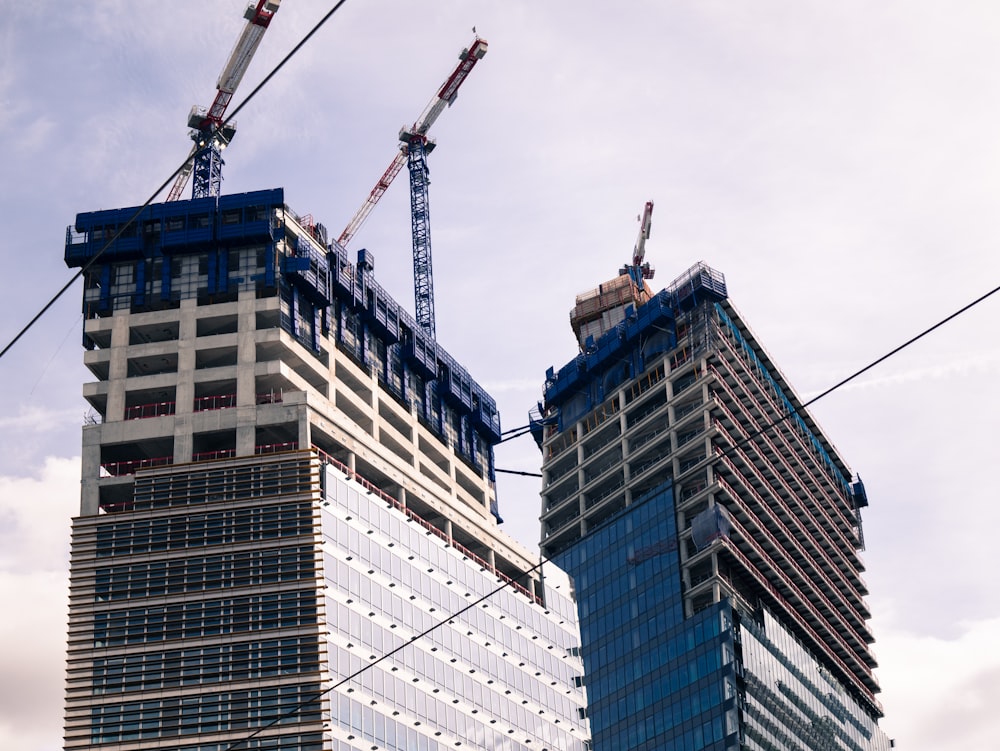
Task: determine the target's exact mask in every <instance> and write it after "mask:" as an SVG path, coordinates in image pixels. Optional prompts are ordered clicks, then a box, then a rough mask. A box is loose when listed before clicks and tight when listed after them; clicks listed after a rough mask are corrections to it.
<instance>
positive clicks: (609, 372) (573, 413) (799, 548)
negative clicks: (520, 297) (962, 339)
mask: <svg viewBox="0 0 1000 751" xmlns="http://www.w3.org/2000/svg"><path fill="white" fill-rule="evenodd" d="M627 269H628V267H626V270H623V272H622V275H620V276H618V277H616V278H615V279H612V280H610V281H609V282H606V283H604V284H602V285H601V286H600V287H598V288H597V289H595V290H592V291H590V292H587V293H584V294H582V295H580V296H579V297H578V298H577V300H576V306H575V307H574V309H573V311H572V312H571V314H570V321H571V324H572V327H573V330H574V333H575V334H576V336H577V338H578V342H579V344H580V350H581V353H580V355H579V356H577V357H576V358H574V360H572V361H570V362H569V363H567V364H566V365H565V366H563V367H562V368H560V369H559V370H558V371H556V370H555V369H550V370H549V372H548V374H547V376H546V384H545V395H544V401H543V402H542V403H541V405H540V409H539V410H538V411H537V413H536V414H535V415H534V417H533V420H534V428H535V431H534V432H535V436H536V439H537V441H538V443H539V447H540V448H541V450H542V455H543V473H544V480H543V489H542V516H541V518H542V524H543V529H542V543H541V544H542V551H543V554H544V555H545V556H547V557H549V558H551V559H552V560H554V561H556V562H557V563H558V564H559V565H560V566H561V567H563V568H564V569H565V570H566V571H567V572H569V573H570V574H571V575H572V576H573V577H574V580H575V583H576V587H577V595H578V599H579V602H580V614H581V632H582V640H583V647H582V649H583V656H584V665H585V669H586V682H587V689H588V697H589V700H590V710H589V714H590V720H591V727H592V730H593V733H594V746H595V749H597V751H605V750H611V749H614V751H620V750H621V749H654V748H655V749H660V748H670V749H719V750H721V749H736V748H748V749H839V748H850V749H854V750H855V751H860V750H861V749H879V750H882V749H887V748H888V747H889V740H888V738H887V737H886V736H885V734H884V733H883V732H882V731H881V730H880V729H879V728H878V726H877V719H878V718H879V717H880V716H881V714H882V712H881V708H880V706H879V703H878V701H877V699H876V696H875V694H876V692H877V691H878V683H877V682H876V680H875V677H874V675H873V672H872V671H873V668H874V667H875V665H876V662H875V657H874V654H873V653H872V650H871V648H870V644H871V643H872V641H873V637H872V634H871V631H870V630H869V627H868V623H867V621H868V619H869V618H870V612H869V610H868V607H867V605H866V603H865V600H864V597H865V595H867V588H866V586H865V583H864V580H863V579H862V577H861V572H862V571H863V568H864V566H863V564H862V561H861V558H860V555H859V549H860V548H862V546H863V539H862V531H861V518H860V509H861V508H862V507H864V506H866V505H867V503H868V501H867V497H866V495H865V492H864V488H863V486H862V484H861V483H860V481H857V480H853V481H852V474H851V471H850V469H849V468H848V467H847V465H846V463H845V462H844V460H843V459H842V458H841V456H840V455H839V453H838V452H837V451H836V450H835V449H834V447H833V445H832V444H831V443H830V441H829V440H828V439H827V437H826V436H825V435H824V433H823V432H822V430H820V428H819V426H818V425H817V424H816V422H815V421H814V420H813V418H812V417H811V416H810V415H809V413H808V412H806V411H805V410H804V409H803V407H802V403H801V401H800V400H799V399H798V397H797V396H796V395H795V392H794V391H793V390H792V388H791V387H790V385H789V384H788V382H787V381H786V379H785V378H784V377H783V375H782V374H781V372H780V371H779V370H778V369H777V367H775V365H774V363H773V362H772V361H771V359H770V357H769V356H768V355H767V353H766V352H765V350H764V349H763V347H762V346H761V345H760V343H759V342H758V340H757V338H756V336H755V335H754V334H753V333H752V332H751V331H750V328H749V327H748V326H747V324H746V323H745V322H744V321H743V319H742V317H741V316H740V315H739V313H738V312H737V311H736V309H735V308H734V307H733V305H732V304H731V302H730V301H729V299H728V293H727V289H726V284H725V279H724V277H723V275H722V274H721V273H719V272H718V271H716V270H714V269H712V268H710V267H708V266H706V265H705V264H697V265H695V266H694V267H692V268H691V269H689V270H688V271H687V272H685V273H684V274H683V275H681V276H680V277H678V278H677V279H676V280H675V281H674V282H673V283H671V284H670V285H669V286H668V287H667V288H666V289H664V290H662V291H660V292H659V293H656V294H651V293H650V291H649V289H648V288H647V286H646V284H645V281H644V280H643V277H642V276H641V275H639V274H632V275H631V276H630V275H628V274H627V273H625V271H627Z"/></svg>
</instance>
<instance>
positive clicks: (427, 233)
mask: <svg viewBox="0 0 1000 751" xmlns="http://www.w3.org/2000/svg"><path fill="white" fill-rule="evenodd" d="M429 146H431V144H428V143H427V139H426V138H424V137H422V136H417V137H415V138H413V139H412V140H411V141H410V142H409V149H408V156H407V168H408V169H409V171H410V221H411V228H412V231H413V299H414V304H415V308H416V314H417V315H416V318H417V324H418V325H419V326H420V328H422V329H423V330H424V331H425V332H427V333H428V334H429V335H430V336H431V338H434V336H435V326H434V274H433V270H432V267H431V222H430V204H429V192H428V187H429V186H430V179H429V172H428V170H427V152H428V151H430V150H431V149H430V148H429Z"/></svg>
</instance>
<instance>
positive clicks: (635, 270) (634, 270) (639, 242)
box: [618, 201, 656, 288]
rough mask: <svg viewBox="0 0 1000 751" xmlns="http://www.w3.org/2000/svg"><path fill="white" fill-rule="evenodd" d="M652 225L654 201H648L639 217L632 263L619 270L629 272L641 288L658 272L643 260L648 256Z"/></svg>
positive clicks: (621, 272)
mask: <svg viewBox="0 0 1000 751" xmlns="http://www.w3.org/2000/svg"><path fill="white" fill-rule="evenodd" d="M652 226H653V202H652V201H646V205H645V207H643V210H642V215H641V216H640V218H639V236H638V237H637V238H636V241H635V248H633V250H632V263H631V264H628V265H626V266H622V267H621V269H619V271H618V273H619V274H628V275H629V277H631V279H632V281H633V282H635V284H636V285H637V286H638V287H640V288H641V287H642V286H643V280H644V279H652V278H653V274H655V273H656V270H655V269H654V268H653V267H652V266H650V265H649V263H648V262H646V263H644V262H643V259H644V258H645V257H646V240H648V239H649V232H650V230H651V229H652Z"/></svg>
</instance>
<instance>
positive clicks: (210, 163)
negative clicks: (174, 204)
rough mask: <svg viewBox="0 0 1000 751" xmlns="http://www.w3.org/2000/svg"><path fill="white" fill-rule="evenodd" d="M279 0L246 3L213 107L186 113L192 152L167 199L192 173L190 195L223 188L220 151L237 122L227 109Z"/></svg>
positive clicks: (174, 197)
mask: <svg viewBox="0 0 1000 751" xmlns="http://www.w3.org/2000/svg"><path fill="white" fill-rule="evenodd" d="M280 4H281V0H255V2H251V3H250V5H248V6H247V9H246V11H245V12H244V14H243V17H244V18H246V19H247V23H246V25H245V26H244V27H243V31H242V32H241V33H240V36H239V39H237V40H236V45H235V46H234V47H233V51H232V52H231V53H230V54H229V59H228V60H227V61H226V64H225V66H224V67H223V68H222V73H221V74H220V75H219V80H218V81H217V82H216V89H217V92H216V94H215V100H214V101H213V102H212V106H211V107H208V108H207V109H206V108H204V107H198V106H197V105H196V106H194V107H192V108H191V113H190V115H188V127H189V128H191V134H190V135H191V140H192V141H194V146H192V147H191V154H190V155H189V156H188V160H187V162H185V164H184V168H183V169H182V170H181V171H180V172H179V173H178V175H177V178H176V180H174V184H173V187H171V188H170V193H169V194H168V195H167V200H168V201H176V200H177V199H178V198H180V197H181V193H183V192H184V188H185V186H187V183H188V180H189V179H190V178H191V175H192V173H193V174H194V182H193V183H192V185H191V197H192V198H207V197H209V196H217V195H219V192H220V190H221V188H222V165H223V164H224V162H223V161H222V150H223V149H224V148H226V146H228V145H229V142H230V141H232V140H233V136H234V135H236V123H229V122H226V119H225V115H226V108H227V107H228V106H229V103H230V102H231V101H232V99H233V93H234V92H235V91H236V87H237V86H239V85H240V81H242V80H243V74H244V73H246V70H247V67H248V66H249V65H250V61H251V60H252V59H253V56H254V54H255V53H256V52H257V47H258V46H259V45H260V40H261V39H262V38H263V36H264V32H265V31H267V27H268V26H269V25H270V23H271V19H272V18H274V14H275V13H277V12H278V6H279V5H280Z"/></svg>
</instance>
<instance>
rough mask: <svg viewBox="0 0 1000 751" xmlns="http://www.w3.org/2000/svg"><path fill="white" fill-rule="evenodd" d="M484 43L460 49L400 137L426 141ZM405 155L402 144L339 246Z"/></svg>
mask: <svg viewBox="0 0 1000 751" xmlns="http://www.w3.org/2000/svg"><path fill="white" fill-rule="evenodd" d="M487 47H488V45H487V42H486V40H485V39H480V38H479V37H478V36H477V37H476V38H475V39H474V40H473V42H472V44H471V45H469V47H468V48H466V49H463V50H462V52H461V53H460V54H459V56H458V60H459V63H458V65H457V66H456V67H455V70H453V71H452V72H451V75H449V76H448V78H447V79H446V80H445V82H444V83H443V84H442V85H441V88H440V89H438V91H437V92H436V93H435V94H434V96H433V97H432V98H431V100H430V102H429V103H428V104H427V106H426V107H424V110H423V112H421V113H420V116H419V117H418V118H417V119H416V120H415V121H414V123H413V125H412V126H411V127H410V128H408V129H407V128H403V129H402V131H401V136H402V135H404V134H410V135H411V136H413V135H415V136H419V137H422V138H426V136H427V131H428V130H429V129H430V127H431V126H432V125H433V124H434V122H435V121H436V120H437V119H438V117H439V116H440V115H441V113H442V112H443V111H444V109H445V107H450V106H451V105H452V103H454V101H455V98H456V97H457V96H458V89H459V88H460V87H461V85H462V84H463V83H464V82H465V79H466V78H468V76H469V73H470V72H471V71H472V69H473V67H475V65H476V63H477V62H479V61H480V60H482V58H483V56H484V55H485V54H486V50H487ZM408 153H409V146H408V144H407V143H406V142H405V141H404V143H402V144H401V145H400V151H399V153H397V154H396V156H395V157H393V160H392V161H391V162H390V163H389V166H388V167H387V168H386V170H385V172H383V173H382V177H380V178H379V180H378V182H377V183H375V187H374V188H372V189H371V192H370V193H369V194H368V198H367V199H365V202H364V203H363V204H361V208H360V209H358V211H357V213H356V214H355V215H354V217H353V218H352V219H351V221H350V222H348V224H347V227H345V228H344V231H343V232H341V233H340V237H339V238H338V239H337V242H339V243H340V244H341V245H342V246H344V247H347V244H348V243H349V242H350V241H351V239H352V238H353V237H354V235H355V233H357V231H358V230H359V229H361V225H362V224H364V223H365V220H366V219H367V218H368V215H369V214H371V212H372V209H374V208H375V204H377V203H378V202H379V199H380V198H382V195H383V194H384V193H385V191H386V190H388V188H389V186H390V185H391V184H392V181H393V180H394V179H395V178H396V175H398V174H399V172H400V170H402V168H403V165H404V164H406V157H407V154H408Z"/></svg>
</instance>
